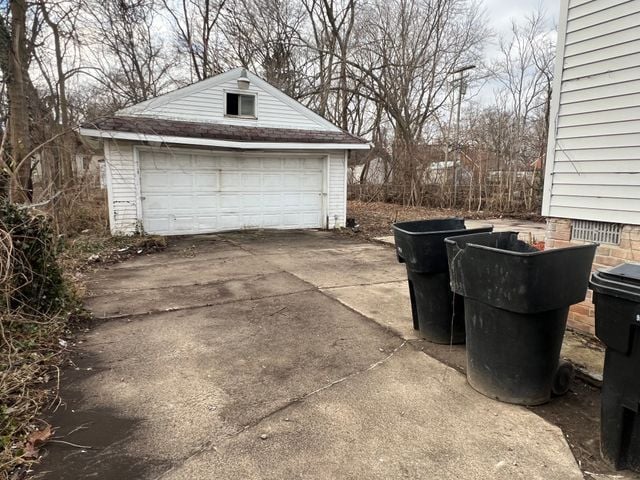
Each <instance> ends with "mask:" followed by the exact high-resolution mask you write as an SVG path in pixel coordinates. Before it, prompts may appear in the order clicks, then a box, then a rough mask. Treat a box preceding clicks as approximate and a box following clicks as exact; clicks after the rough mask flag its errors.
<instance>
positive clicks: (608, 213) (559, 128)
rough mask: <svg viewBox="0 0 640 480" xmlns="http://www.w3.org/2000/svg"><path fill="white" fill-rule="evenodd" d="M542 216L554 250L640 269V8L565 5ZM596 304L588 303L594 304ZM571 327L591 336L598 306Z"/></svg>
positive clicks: (576, 0) (585, 308) (578, 310)
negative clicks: (587, 249) (588, 248)
mask: <svg viewBox="0 0 640 480" xmlns="http://www.w3.org/2000/svg"><path fill="white" fill-rule="evenodd" d="M542 214H543V215H545V216H546V217H547V235H546V244H547V246H548V247H560V246H567V245H571V244H575V243H583V242H591V241H592V242H599V243H600V247H599V248H598V253H597V256H596V259H595V263H594V268H602V267H609V266H614V265H617V264H620V263H622V262H625V261H640V1H638V0H634V1H620V0H617V1H608V0H594V1H589V2H585V1H581V0H562V1H561V4H560V22H559V27H558V46H557V58H556V66H555V79H554V86H553V98H552V106H551V116H550V131H549V143H548V150H547V164H546V171H545V183H544V197H543V204H542ZM589 298H590V297H589ZM569 324H570V325H572V326H573V327H575V328H579V329H582V330H586V331H590V332H593V305H592V304H591V302H590V301H587V302H585V303H583V304H581V305H578V306H576V307H574V308H573V309H572V311H571V313H570V316H569Z"/></svg>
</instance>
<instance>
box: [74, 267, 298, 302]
mask: <svg viewBox="0 0 640 480" xmlns="http://www.w3.org/2000/svg"><path fill="white" fill-rule="evenodd" d="M278 273H289V272H287V271H285V270H282V269H281V270H277V271H273V272H265V273H259V274H256V275H241V276H238V277H230V278H224V279H220V280H212V281H211V282H196V283H185V284H183V285H170V286H167V285H163V286H161V287H149V288H131V289H122V290H107V291H106V292H103V293H100V294H99V295H89V296H86V298H88V299H90V298H91V299H93V298H104V297H112V296H113V295H120V294H122V293H135V292H152V291H154V290H163V289H167V290H168V289H172V288H182V287H185V288H186V287H208V286H213V285H222V284H225V283H230V282H235V281H245V280H253V279H257V278H261V277H266V276H267V275H277V274H278Z"/></svg>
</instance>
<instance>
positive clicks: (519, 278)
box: [446, 232, 597, 405]
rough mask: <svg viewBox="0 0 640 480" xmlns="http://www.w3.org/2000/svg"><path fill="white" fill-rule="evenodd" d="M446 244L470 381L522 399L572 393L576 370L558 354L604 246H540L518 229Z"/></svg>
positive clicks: (504, 397)
mask: <svg viewBox="0 0 640 480" xmlns="http://www.w3.org/2000/svg"><path fill="white" fill-rule="evenodd" d="M446 245H447V254H448V257H449V270H450V273H451V287H452V290H453V291H454V292H455V293H457V294H460V295H462V296H463V297H464V309H465V323H466V331H467V379H468V381H469V384H470V385H471V386H472V387H473V388H474V389H476V390H477V391H479V392H480V393H482V394H484V395H487V396H488V397H491V398H495V399H497V400H501V401H503V402H509V403H517V404H521V405H539V404H542V403H545V402H547V401H548V400H549V398H550V397H551V393H552V392H553V393H556V394H563V393H566V391H567V390H568V388H569V384H570V381H571V377H572V375H573V368H572V367H571V365H570V364H569V363H562V364H559V356H560V348H561V346H562V339H563V337H564V330H565V326H566V323H567V314H568V311H569V307H570V306H571V305H572V304H574V303H578V302H580V301H582V300H584V298H585V294H586V292H587V286H588V281H589V273H590V270H591V263H592V261H593V256H594V253H595V249H596V246H597V245H595V244H588V245H580V246H575V247H568V248H559V249H554V250H545V251H540V250H537V249H536V248H534V247H532V246H531V245H529V244H527V243H525V242H523V241H520V240H518V234H517V233H516V232H500V233H484V234H477V235H463V236H458V237H453V238H448V239H447V240H446Z"/></svg>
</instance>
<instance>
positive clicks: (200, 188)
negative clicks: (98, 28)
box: [80, 68, 369, 235]
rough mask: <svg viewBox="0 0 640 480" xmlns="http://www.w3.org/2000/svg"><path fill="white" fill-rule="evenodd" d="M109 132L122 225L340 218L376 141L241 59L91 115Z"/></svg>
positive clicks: (96, 130) (108, 163) (283, 224)
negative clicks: (351, 159)
mask: <svg viewBox="0 0 640 480" xmlns="http://www.w3.org/2000/svg"><path fill="white" fill-rule="evenodd" d="M80 133H81V134H82V135H84V136H86V137H92V138H94V139H99V140H101V141H102V143H103V146H104V162H105V177H106V185H107V191H108V199H109V202H108V204H109V219H110V225H111V232H112V233H113V234H133V233H136V232H145V233H152V234H160V235H181V234H194V233H210V232H219V231H225V230H237V229H253V228H275V229H289V228H338V227H343V226H344V225H345V221H346V198H347V191H346V185H347V159H348V155H349V152H350V151H351V150H357V149H368V148H369V144H368V143H367V142H365V141H364V140H362V139H360V138H358V137H356V136H354V135H351V134H349V133H348V132H345V131H343V130H341V129H340V128H338V127H336V126H335V125H333V124H332V123H330V122H329V121H327V120H325V119H324V118H322V117H321V116H319V115H317V114H315V113H314V112H312V111H311V110H309V109H308V108H306V107H305V106H303V105H302V104H300V103H298V102H297V101H295V100H293V99H292V98H290V97H288V96H287V95H285V94H284V93H283V92H281V91H279V90H278V89H277V88H275V87H273V86H272V85H269V84H268V83H267V82H265V81H264V80H262V79H261V78H259V77H258V76H256V75H254V74H252V73H251V72H247V71H246V70H244V69H241V68H238V69H234V70H230V71H228V72H226V73H223V74H221V75H218V76H215V77H212V78H209V79H206V80H203V81H201V82H198V83H195V84H192V85H190V86H188V87H185V88H182V89H179V90H176V91H174V92H171V93H168V94H166V95H162V96H159V97H156V98H153V99H151V100H148V101H145V102H142V103H139V104H137V105H134V106H132V107H129V108H125V109H123V110H120V111H119V112H117V113H116V114H115V115H114V116H112V117H108V118H102V119H99V120H96V121H94V122H90V123H86V124H84V125H82V127H81V129H80Z"/></svg>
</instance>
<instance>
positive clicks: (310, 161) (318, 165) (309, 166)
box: [303, 158, 322, 171]
mask: <svg viewBox="0 0 640 480" xmlns="http://www.w3.org/2000/svg"><path fill="white" fill-rule="evenodd" d="M303 167H304V168H305V169H306V170H319V171H322V160H318V159H317V158H305V159H304V163H303Z"/></svg>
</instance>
